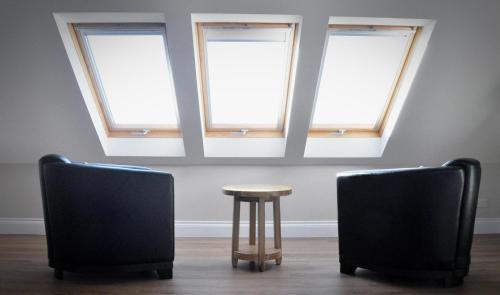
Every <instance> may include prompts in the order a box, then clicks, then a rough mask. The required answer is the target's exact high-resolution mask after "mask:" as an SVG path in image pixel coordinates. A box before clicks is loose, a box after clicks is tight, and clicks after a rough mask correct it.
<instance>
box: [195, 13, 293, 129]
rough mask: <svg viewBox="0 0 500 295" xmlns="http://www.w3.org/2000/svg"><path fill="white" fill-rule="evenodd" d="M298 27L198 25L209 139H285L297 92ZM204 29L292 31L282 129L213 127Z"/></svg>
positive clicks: (243, 23)
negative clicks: (292, 102) (293, 95)
mask: <svg viewBox="0 0 500 295" xmlns="http://www.w3.org/2000/svg"><path fill="white" fill-rule="evenodd" d="M298 25H299V24H298V23H260V22H196V23H195V26H196V41H197V49H198V55H197V66H198V69H199V73H200V75H199V78H198V85H200V92H201V98H202V107H203V112H202V115H203V122H204V134H205V136H206V137H248V138H257V137H284V134H285V124H286V118H287V116H288V113H289V111H290V102H291V97H290V96H291V94H292V92H293V89H291V88H292V85H293V83H292V81H293V79H294V71H293V69H294V66H295V64H294V63H295V59H296V54H297V39H298V35H297V34H298V31H299V30H298ZM204 28H236V29H239V28H257V29H266V28H291V29H292V32H291V34H290V41H289V56H288V58H289V60H288V63H287V68H286V72H285V91H284V97H283V101H282V108H281V112H280V115H279V123H278V128H265V127H259V126H256V125H253V126H250V125H249V126H239V127H234V126H223V127H220V126H219V127H217V128H216V127H212V126H211V122H210V101H209V93H208V81H207V76H208V73H207V68H206V62H207V60H206V50H205V34H204V32H203V29H204Z"/></svg>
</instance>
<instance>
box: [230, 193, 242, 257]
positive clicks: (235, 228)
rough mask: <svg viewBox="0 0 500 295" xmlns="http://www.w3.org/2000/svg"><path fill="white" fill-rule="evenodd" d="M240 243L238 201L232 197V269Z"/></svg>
mask: <svg viewBox="0 0 500 295" xmlns="http://www.w3.org/2000/svg"><path fill="white" fill-rule="evenodd" d="M239 243H240V200H239V199H238V198H237V197H234V206H233V244H232V249H231V263H232V265H233V267H236V266H237V265H238V257H236V253H235V252H236V251H238V250H239Z"/></svg>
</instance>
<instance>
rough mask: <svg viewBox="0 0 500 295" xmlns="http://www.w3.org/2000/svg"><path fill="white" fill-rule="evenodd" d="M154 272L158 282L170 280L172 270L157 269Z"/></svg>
mask: <svg viewBox="0 0 500 295" xmlns="http://www.w3.org/2000/svg"><path fill="white" fill-rule="evenodd" d="M156 272H157V273H158V278H159V279H160V280H166V279H171V278H172V269H171V268H163V269H157V270H156Z"/></svg>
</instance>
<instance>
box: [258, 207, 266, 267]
mask: <svg viewBox="0 0 500 295" xmlns="http://www.w3.org/2000/svg"><path fill="white" fill-rule="evenodd" d="M265 243H266V202H264V200H263V199H259V250H258V258H259V271H264V267H265V265H264V264H265V261H264V258H265V251H266V244H265Z"/></svg>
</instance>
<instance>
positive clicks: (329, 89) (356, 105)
mask: <svg viewBox="0 0 500 295" xmlns="http://www.w3.org/2000/svg"><path fill="white" fill-rule="evenodd" d="M409 38H410V32H404V33H401V32H400V33H397V32H390V33H383V32H359V33H358V34H356V33H354V32H347V33H342V32H332V34H331V35H330V36H329V37H328V44H327V48H326V53H325V57H324V61H323V67H322V72H321V81H320V84H319V89H318V93H317V98H316V106H315V111H314V116H313V124H312V125H313V127H326V126H328V125H330V126H332V125H335V126H340V127H359V128H374V127H375V125H376V124H377V121H378V119H379V117H380V116H381V115H382V112H383V110H384V106H385V104H386V101H387V99H388V98H389V95H390V91H391V88H392V85H393V83H394V82H395V80H396V78H397V75H398V72H399V68H400V66H401V64H402V62H403V58H404V54H405V51H406V46H407V44H408V40H409Z"/></svg>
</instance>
